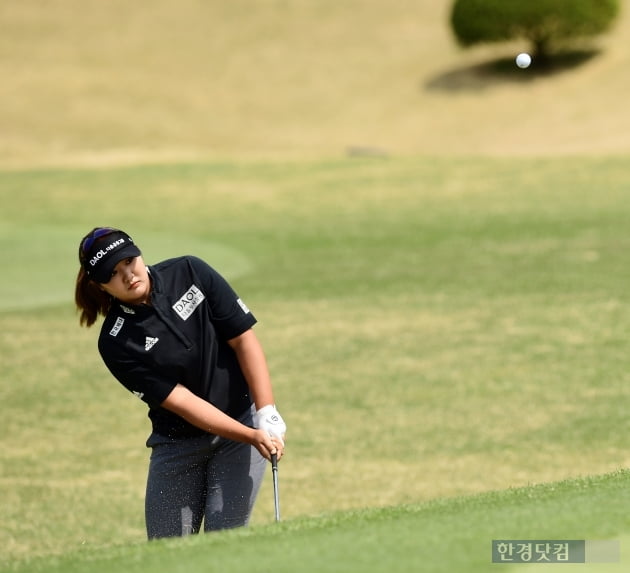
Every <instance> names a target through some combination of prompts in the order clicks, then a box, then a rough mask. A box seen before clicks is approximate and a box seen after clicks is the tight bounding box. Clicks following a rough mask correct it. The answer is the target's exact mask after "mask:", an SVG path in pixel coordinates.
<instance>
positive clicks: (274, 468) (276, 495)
mask: <svg viewBox="0 0 630 573" xmlns="http://www.w3.org/2000/svg"><path fill="white" fill-rule="evenodd" d="M271 472H272V474H273V504H274V507H275V510H276V521H280V492H279V490H278V456H277V455H276V454H271Z"/></svg>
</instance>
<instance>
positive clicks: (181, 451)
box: [145, 411, 267, 539]
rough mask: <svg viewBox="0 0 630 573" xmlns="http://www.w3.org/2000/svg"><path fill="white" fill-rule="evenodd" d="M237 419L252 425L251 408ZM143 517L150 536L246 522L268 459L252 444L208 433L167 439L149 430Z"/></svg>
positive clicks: (236, 525)
mask: <svg viewBox="0 0 630 573" xmlns="http://www.w3.org/2000/svg"><path fill="white" fill-rule="evenodd" d="M240 421H241V422H242V423H244V424H247V425H251V412H249V411H248V412H247V413H246V415H245V416H243V417H242V418H241V419H240ZM148 445H149V447H151V448H152V452H151V460H150V463H149V475H148V478H147V493H146V498H145V517H146V525H147V536H148V538H149V539H157V538H160V537H179V536H182V535H189V534H191V533H198V532H199V531H200V529H201V523H202V521H203V524H204V531H215V530H218V529H229V528H232V527H240V526H244V525H247V523H248V522H249V518H250V516H251V513H252V509H253V507H254V502H255V500H256V496H257V495H258V490H259V489H260V484H261V482H262V480H263V476H264V473H265V468H266V466H267V462H266V460H265V459H264V458H263V457H262V456H261V455H260V454H259V453H258V451H257V450H256V448H254V447H252V446H250V445H248V444H242V443H239V442H234V441H231V440H226V439H224V438H220V437H218V436H213V435H211V434H207V435H204V436H200V437H196V438H188V439H181V440H177V441H171V440H167V439H161V438H160V436H156V435H153V436H151V438H149V441H148Z"/></svg>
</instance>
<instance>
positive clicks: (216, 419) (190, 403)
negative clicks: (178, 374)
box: [161, 384, 254, 443]
mask: <svg viewBox="0 0 630 573" xmlns="http://www.w3.org/2000/svg"><path fill="white" fill-rule="evenodd" d="M161 406H162V408H164V409H166V410H169V411H170V412H173V413H174V414H177V415H178V416H181V417H182V418H184V420H186V421H187V422H188V423H189V424H192V425H193V426H195V427H196V428H200V429H201V430H204V431H205V432H209V433H211V434H217V435H218V436H221V437H223V438H228V439H230V440H235V441H237V442H245V443H252V440H253V438H254V430H253V429H252V428H249V427H247V426H245V425H243V424H241V423H240V422H238V421H237V420H235V419H234V418H231V417H230V416H228V415H227V414H225V413H224V412H222V411H221V410H219V409H218V408H216V407H215V406H213V405H212V404H210V403H209V402H206V401H205V400H203V399H201V398H199V396H196V395H195V394H193V393H192V392H191V391H190V390H188V388H186V387H185V386H182V385H181V384H178V385H177V386H176V387H175V388H174V389H173V391H172V392H171V393H170V394H169V395H168V397H167V398H166V400H164V402H162V404H161Z"/></svg>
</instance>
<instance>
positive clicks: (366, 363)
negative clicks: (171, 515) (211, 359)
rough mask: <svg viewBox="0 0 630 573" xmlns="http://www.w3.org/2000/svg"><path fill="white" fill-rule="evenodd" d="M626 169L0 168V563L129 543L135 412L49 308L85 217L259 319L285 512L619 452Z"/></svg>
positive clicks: (135, 477)
mask: <svg viewBox="0 0 630 573" xmlns="http://www.w3.org/2000/svg"><path fill="white" fill-rule="evenodd" d="M628 183H629V180H628V172H627V169H626V162H625V159H622V158H620V159H615V158H607V159H606V158H593V159H584V160H582V161H581V162H580V163H579V164H576V163H575V161H574V160H572V159H570V158H567V159H553V160H551V159H548V160H545V159H528V160H524V159H519V160H516V159H489V158H487V159H481V158H475V159H473V158H457V159H448V160H447V159H441V160H436V159H423V158H417V159H411V158H408V159H404V158H398V159H394V158H390V159H386V160H383V159H373V160H368V159H363V160H355V159H347V160H339V161H316V162H284V163H274V162H267V163H257V162H232V163H216V164H215V163H205V164H182V165H172V166H169V165H158V166H150V165H148V166H137V167H123V168H108V169H93V170H88V169H83V170H61V169H58V170H49V171H6V172H1V173H0V186H2V188H3V189H9V190H12V192H11V193H9V194H7V195H6V198H7V200H6V201H5V202H4V204H3V211H2V218H3V228H6V229H12V230H13V231H14V232H7V233H3V234H2V237H3V238H2V245H1V249H0V253H1V254H0V258H1V260H0V262H1V264H2V267H3V268H5V269H7V273H8V276H11V277H13V280H12V281H11V282H15V283H16V284H17V285H19V289H18V291H19V297H20V304H19V305H17V306H15V305H14V304H13V302H12V301H6V300H3V303H2V305H1V306H2V308H3V310H2V325H3V329H2V334H1V338H0V360H1V361H2V365H3V379H4V380H5V383H4V384H3V385H2V390H1V398H2V404H3V425H2V430H1V433H0V458H1V461H2V463H1V466H0V467H1V468H2V474H1V476H0V483H1V485H2V491H3V492H4V499H3V504H2V506H1V507H0V520H1V522H2V524H3V528H2V530H0V544H1V545H2V547H3V548H4V550H3V552H2V560H3V563H4V564H5V565H6V564H7V563H10V562H15V563H18V564H19V563H20V562H22V561H23V560H25V559H30V558H34V557H38V556H50V555H64V554H65V553H66V552H72V551H75V550H76V549H77V548H79V547H83V546H85V547H87V548H88V549H89V550H90V551H91V550H97V549H98V548H102V547H107V546H109V545H111V544H114V545H118V544H124V543H137V542H141V541H142V540H143V539H144V530H143V517H142V515H143V495H144V491H143V490H144V480H145V473H146V463H147V456H148V452H147V451H146V449H145V448H144V446H143V444H144V440H145V438H146V436H147V434H148V422H147V421H146V418H145V416H146V414H145V407H144V405H143V404H142V403H140V402H138V401H137V400H136V399H135V398H134V397H133V396H131V395H130V394H128V393H127V392H126V391H125V390H124V389H122V387H121V386H119V385H118V383H117V382H115V381H114V380H113V379H112V378H111V376H110V375H109V374H108V373H107V371H106V370H105V368H104V366H103V365H102V364H101V362H100V359H99V357H98V356H97V353H96V348H95V340H96V335H97V331H96V330H91V331H90V330H85V329H80V328H79V327H78V323H77V317H76V315H75V313H74V310H73V306H72V280H73V278H74V276H75V273H76V260H75V257H76V245H77V242H78V239H79V238H80V237H81V235H82V234H83V233H84V232H85V231H86V230H89V229H90V228H91V227H92V226H94V225H110V224H112V225H119V226H122V227H123V228H125V229H127V230H129V232H131V233H132V234H133V235H134V237H135V239H136V240H137V241H138V243H139V244H140V245H141V247H142V248H144V249H145V254H146V257H147V261H148V262H149V263H151V262H154V261H156V260H158V259H159V258H161V256H163V255H167V254H168V255H171V254H175V252H177V251H180V250H181V251H182V252H188V251H190V250H193V251H198V252H200V253H201V254H202V255H203V256H205V257H207V258H208V259H209V261H210V262H211V263H213V264H215V265H216V266H217V267H218V268H219V269H220V270H221V269H222V268H225V272H226V275H227V276H228V277H229V278H230V279H231V280H232V282H233V284H234V286H235V287H236V289H237V290H238V292H239V293H240V294H242V296H243V297H244V299H245V300H246V301H247V304H248V305H249V306H250V308H252V309H253V311H254V313H255V314H256V315H257V317H258V318H259V319H260V324H259V325H258V326H257V327H256V329H257V332H258V334H259V336H260V337H261V339H262V341H263V343H264V345H265V349H266V351H267V354H268V357H269V362H270V367H271V370H272V375H273V378H274V381H275V385H276V393H277V400H278V403H279V405H280V408H281V410H282V411H283V412H284V413H285V415H286V418H287V422H288V424H289V428H290V430H289V432H290V434H289V441H288V444H289V446H288V447H289V449H288V454H287V457H286V459H284V460H283V462H282V464H281V491H282V505H283V515H284V517H285V518H286V519H288V520H292V519H296V518H302V517H304V516H310V515H317V514H320V513H324V512H331V511H340V510H357V509H361V508H366V507H383V506H395V505H399V504H410V503H418V502H422V501H426V500H432V499H436V498H441V497H452V496H458V495H467V494H473V493H478V492H482V491H490V490H498V489H505V488H509V487H517V486H526V485H529V484H532V483H541V482H548V481H555V480H561V479H566V478H569V477H576V476H588V475H592V474H601V473H606V472H611V471H615V470H617V469H619V468H623V467H626V466H627V465H628V455H627V447H626V440H625V436H626V434H627V431H628V426H629V422H628V418H627V411H628V392H629V390H628V388H629V385H628V376H629V375H628V372H629V369H628V354H627V351H626V347H627V344H626V343H627V340H628V336H629V332H628V331H629V326H628V325H630V316H629V314H630V310H629V307H628V296H629V295H628V289H627V285H628V282H629V279H630V277H629V271H628V265H627V249H628V245H629V244H630V231H629V227H628V226H627V221H628V218H629V215H630V213H629V210H630V202H629V201H628V200H627V189H628ZM15 286H16V285H13V286H11V287H10V288H9V287H3V288H7V289H8V290H6V291H3V293H9V294H6V295H5V294H3V297H4V298H7V297H8V298H11V297H13V296H14V295H13V294H12V293H15V292H16V291H15V290H11V289H14V288H15ZM48 297H50V298H51V300H48ZM270 488H271V484H270V483H267V484H266V485H265V487H264V488H263V494H262V495H261V498H260V501H259V503H258V505H257V507H256V510H255V513H254V519H253V524H254V525H264V524H265V523H269V522H271V521H272V516H273V500H272V496H271V489H270Z"/></svg>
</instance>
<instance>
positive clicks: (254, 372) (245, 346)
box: [229, 329, 274, 409]
mask: <svg viewBox="0 0 630 573" xmlns="http://www.w3.org/2000/svg"><path fill="white" fill-rule="evenodd" d="M229 344H230V346H231V347H232V348H233V349H234V352H235V353H236V357H237V359H238V363H239V365H240V367H241V370H242V371H243V375H244V376H245V380H246V381H247V385H248V386H249V391H250V393H251V396H252V400H253V401H254V404H256V408H257V409H260V408H262V407H263V406H267V405H269V404H274V399H273V390H272V387H271V378H270V376H269V367H268V366H267V359H266V358H265V353H264V351H263V348H262V345H261V344H260V342H259V340H258V338H257V337H256V334H255V333H254V331H253V330H251V329H250V330H247V331H246V332H244V333H243V334H241V335H240V336H237V337H236V338H233V339H232V340H230V341H229Z"/></svg>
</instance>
